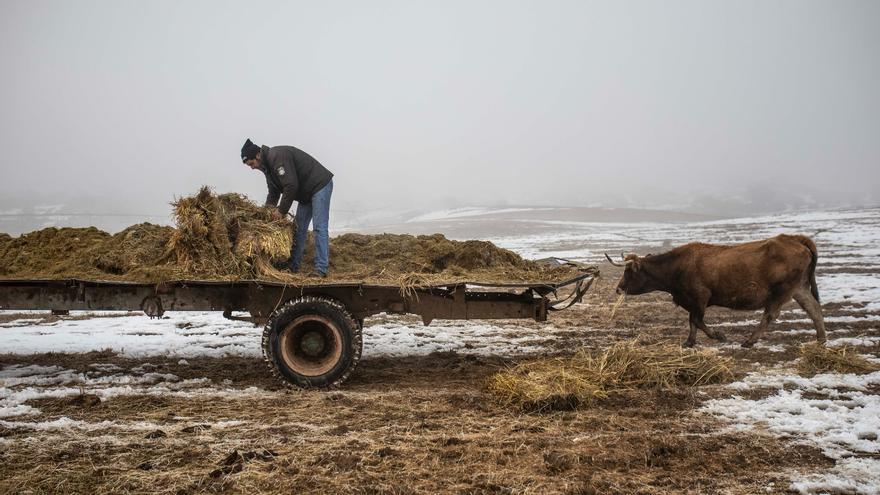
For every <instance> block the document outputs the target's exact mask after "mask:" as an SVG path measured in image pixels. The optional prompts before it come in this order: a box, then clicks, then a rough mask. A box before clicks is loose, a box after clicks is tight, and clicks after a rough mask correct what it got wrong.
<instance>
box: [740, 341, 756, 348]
mask: <svg viewBox="0 0 880 495" xmlns="http://www.w3.org/2000/svg"><path fill="white" fill-rule="evenodd" d="M754 345H755V343H754V342H749V341H745V342H743V343H742V346H743V347H745V348H746V349H750V348H752V347H754Z"/></svg>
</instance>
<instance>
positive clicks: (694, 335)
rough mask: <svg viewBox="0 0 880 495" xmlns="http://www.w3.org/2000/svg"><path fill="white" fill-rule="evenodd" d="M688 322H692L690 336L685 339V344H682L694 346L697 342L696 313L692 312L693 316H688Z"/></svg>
mask: <svg viewBox="0 0 880 495" xmlns="http://www.w3.org/2000/svg"><path fill="white" fill-rule="evenodd" d="M688 322H689V323H690V324H691V331H690V332H689V333H688V338H687V340H685V341H684V344H682V346H684V347H693V346H694V345H696V343H697V323H696V318H695V317H694V313H691V316H690V317H689V318H688Z"/></svg>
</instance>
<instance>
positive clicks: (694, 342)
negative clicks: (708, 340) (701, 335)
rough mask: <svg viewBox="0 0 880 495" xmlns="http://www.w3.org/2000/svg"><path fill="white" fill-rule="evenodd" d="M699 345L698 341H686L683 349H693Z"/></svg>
mask: <svg viewBox="0 0 880 495" xmlns="http://www.w3.org/2000/svg"><path fill="white" fill-rule="evenodd" d="M695 345H697V341H695V340H685V341H684V344H681V346H682V347H693V346H695Z"/></svg>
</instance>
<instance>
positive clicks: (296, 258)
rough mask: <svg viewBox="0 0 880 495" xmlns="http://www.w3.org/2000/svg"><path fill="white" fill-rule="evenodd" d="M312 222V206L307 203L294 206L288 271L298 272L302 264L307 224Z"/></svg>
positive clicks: (307, 230) (307, 229)
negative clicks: (294, 212)
mask: <svg viewBox="0 0 880 495" xmlns="http://www.w3.org/2000/svg"><path fill="white" fill-rule="evenodd" d="M311 221H312V205H311V204H309V203H297V204H296V235H295V236H294V238H293V246H292V247H291V249H290V271H292V272H298V271H299V266H300V264H302V259H303V251H305V249H306V239H308V237H309V223H310V222H311Z"/></svg>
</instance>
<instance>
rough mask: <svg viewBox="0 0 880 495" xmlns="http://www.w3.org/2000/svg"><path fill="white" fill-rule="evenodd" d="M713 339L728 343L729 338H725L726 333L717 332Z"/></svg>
mask: <svg viewBox="0 0 880 495" xmlns="http://www.w3.org/2000/svg"><path fill="white" fill-rule="evenodd" d="M711 337H712V338H713V339H715V340H717V341H718V342H727V337H725V336H724V332H718V331H716V332H715V333H713V334H712V335H711Z"/></svg>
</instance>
